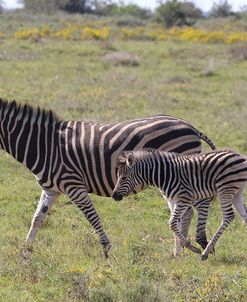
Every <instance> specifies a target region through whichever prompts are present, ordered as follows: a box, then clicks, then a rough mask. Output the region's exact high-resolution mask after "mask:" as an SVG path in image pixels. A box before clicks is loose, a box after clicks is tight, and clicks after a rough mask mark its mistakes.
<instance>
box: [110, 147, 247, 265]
mask: <svg viewBox="0 0 247 302" xmlns="http://www.w3.org/2000/svg"><path fill="white" fill-rule="evenodd" d="M140 184H142V185H144V184H145V185H150V186H155V187H157V188H159V189H160V190H161V192H162V194H164V196H166V197H167V198H168V199H169V200H171V201H172V202H173V203H174V211H173V212H172V214H171V218H170V220H169V224H170V227H171V229H172V231H173V232H174V233H175V234H176V236H177V237H178V238H179V239H180V240H181V243H182V245H183V246H185V247H187V248H188V249H190V250H191V251H193V252H195V253H201V251H200V249H198V248H197V247H195V246H194V245H192V244H191V242H190V241H189V240H187V239H186V237H185V236H184V235H183V233H182V232H181V230H180V228H179V220H180V219H181V217H182V215H183V213H185V211H186V210H187V209H188V208H189V207H191V206H194V207H195V208H196V209H197V210H198V217H199V218H198V220H199V222H198V223H200V217H204V219H205V217H207V215H208V208H209V204H210V202H208V201H211V200H212V198H213V197H214V196H217V197H218V198H219V201H220V205H221V209H222V213H223V219H222V222H221V225H220V227H219V228H218V230H217V231H216V233H215V234H214V235H213V237H212V239H211V240H210V241H209V242H208V244H207V245H206V247H205V250H204V251H203V253H202V255H201V258H202V260H205V259H207V258H208V254H209V253H210V252H212V251H213V250H214V246H215V244H216V242H217V240H218V239H219V237H220V236H221V235H222V233H223V231H224V230H225V229H226V227H227V226H228V225H229V224H230V222H231V221H232V220H233V218H234V211H233V208H234V209H235V210H236V211H237V213H238V214H239V215H240V217H241V219H242V220H243V222H244V223H245V224H247V211H246V209H245V207H244V203H243V190H244V187H245V185H246V184H247V158H246V157H245V156H243V155H241V154H239V153H236V152H234V151H230V150H218V151H211V152H208V153H202V154H196V155H184V156H183V155H178V154H175V153H167V152H162V151H157V150H149V151H136V152H127V153H123V154H122V155H121V156H120V157H119V160H118V181H117V184H116V186H115V189H114V191H113V198H114V199H115V200H121V199H122V198H123V196H127V195H128V194H129V193H131V192H132V191H133V189H134V187H135V186H137V185H140ZM205 201H207V202H206V203H205Z"/></svg>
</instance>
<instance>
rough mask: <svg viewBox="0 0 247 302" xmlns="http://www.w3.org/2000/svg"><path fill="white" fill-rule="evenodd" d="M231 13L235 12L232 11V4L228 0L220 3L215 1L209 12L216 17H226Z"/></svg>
mask: <svg viewBox="0 0 247 302" xmlns="http://www.w3.org/2000/svg"><path fill="white" fill-rule="evenodd" d="M231 15H234V13H233V11H232V7H231V5H230V4H229V3H228V1H227V0H224V1H220V2H219V3H214V4H213V7H212V9H211V11H210V13H209V16H210V17H214V18H224V17H228V16H231Z"/></svg>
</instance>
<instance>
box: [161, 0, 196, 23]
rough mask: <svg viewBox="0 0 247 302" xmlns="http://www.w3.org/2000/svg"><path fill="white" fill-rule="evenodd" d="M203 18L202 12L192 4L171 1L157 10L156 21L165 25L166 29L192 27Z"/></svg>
mask: <svg viewBox="0 0 247 302" xmlns="http://www.w3.org/2000/svg"><path fill="white" fill-rule="evenodd" d="M201 17H202V12H201V11H200V9H198V8H196V7H195V5H194V3H192V2H180V1H178V0H170V1H167V2H165V3H161V4H160V5H159V6H158V7H157V9H156V20H157V21H158V22H160V23H164V24H165V26H166V27H172V26H183V25H188V26H191V25H193V24H194V23H195V20H196V19H198V18H201Z"/></svg>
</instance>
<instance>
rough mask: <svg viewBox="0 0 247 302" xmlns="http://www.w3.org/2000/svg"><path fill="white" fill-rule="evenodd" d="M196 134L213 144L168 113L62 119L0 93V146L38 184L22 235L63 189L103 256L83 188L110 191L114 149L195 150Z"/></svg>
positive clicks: (98, 223)
mask: <svg viewBox="0 0 247 302" xmlns="http://www.w3.org/2000/svg"><path fill="white" fill-rule="evenodd" d="M201 139H202V140H205V141H206V142H207V143H208V144H209V145H210V146H211V148H212V149H214V148H215V146H214V144H213V143H212V142H211V140H210V139H209V138H208V137H206V136H205V135H204V134H202V133H201V132H200V131H198V130H197V129H195V128H194V127H193V126H191V125H190V124H189V123H187V122H185V121H183V120H180V119H177V118H175V117H172V116H168V115H159V116H152V117H147V118H140V119H135V120H130V121H124V122H118V123H109V124H97V123H85V122H81V121H61V120H60V119H58V118H57V117H56V116H55V115H54V113H53V112H52V111H46V110H43V109H40V108H37V109H35V108H33V107H31V106H29V105H20V104H17V103H16V102H7V101H4V100H2V99H0V147H1V149H2V150H4V151H6V152H8V153H9V154H10V155H12V156H13V157H14V158H15V159H16V160H18V161H19V162H21V163H22V164H24V165H25V166H26V167H27V168H28V169H29V170H30V171H31V172H32V173H33V174H34V176H35V178H36V180H37V182H38V184H39V185H40V187H41V189H42V193H41V197H40V201H39V203H38V206H37V209H36V211H35V213H34V216H33V219H32V223H31V227H30V230H29V232H28V235H27V238H26V240H27V242H29V243H32V242H33V240H34V238H35V236H36V233H37V231H38V229H39V228H40V226H41V225H42V223H43V221H44V219H45V217H46V215H47V213H48V212H49V210H50V209H51V207H52V205H53V204H54V203H55V202H56V200H57V199H58V197H59V196H60V195H61V194H65V195H67V196H68V198H69V199H70V201H72V202H73V203H74V204H75V205H76V206H77V207H78V208H79V209H80V210H81V211H82V213H83V214H84V216H85V217H86V219H87V220H88V222H89V223H90V224H91V226H92V227H93V228H94V230H95V232H96V234H97V235H98V236H99V239H100V242H101V245H102V247H103V250H104V253H105V255H106V256H107V255H108V251H109V249H110V247H111V244H110V241H109V239H108V237H107V235H106V233H105V231H104V229H103V226H102V224H101V221H100V218H99V216H98V214H97V212H96V210H95V208H94V206H93V203H92V201H91V200H90V198H89V195H88V193H94V194H97V195H99V196H108V197H110V196H111V195H112V191H113V189H114V186H115V183H116V179H117V175H116V169H115V162H116V159H117V158H118V156H119V154H120V153H121V152H122V151H123V150H140V149H145V148H155V149H159V150H166V151H175V152H178V153H181V154H192V153H198V152H201ZM138 190H140V188H136V191H138ZM192 214H193V211H192V209H191V208H190V209H189V210H188V212H187V213H186V214H185V216H184V217H183V219H182V227H183V232H184V234H186V233H187V232H188V227H189V224H190V221H191V218H192ZM175 248H176V249H177V247H175Z"/></svg>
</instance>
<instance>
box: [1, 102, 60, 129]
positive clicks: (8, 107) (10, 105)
mask: <svg viewBox="0 0 247 302" xmlns="http://www.w3.org/2000/svg"><path fill="white" fill-rule="evenodd" d="M6 112H9V113H10V112H14V114H15V115H16V117H18V116H22V115H23V112H26V114H27V115H28V116H33V117H34V118H35V117H36V116H37V115H38V114H40V115H42V117H43V118H44V120H49V121H52V122H54V123H57V122H60V119H59V118H58V117H57V116H56V115H55V113H54V112H53V111H52V110H46V109H43V108H40V107H36V108H35V107H33V106H31V105H29V104H20V103H16V101H11V102H8V101H7V100H4V99H2V98H0V116H1V118H3V115H5V113H6Z"/></svg>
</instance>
